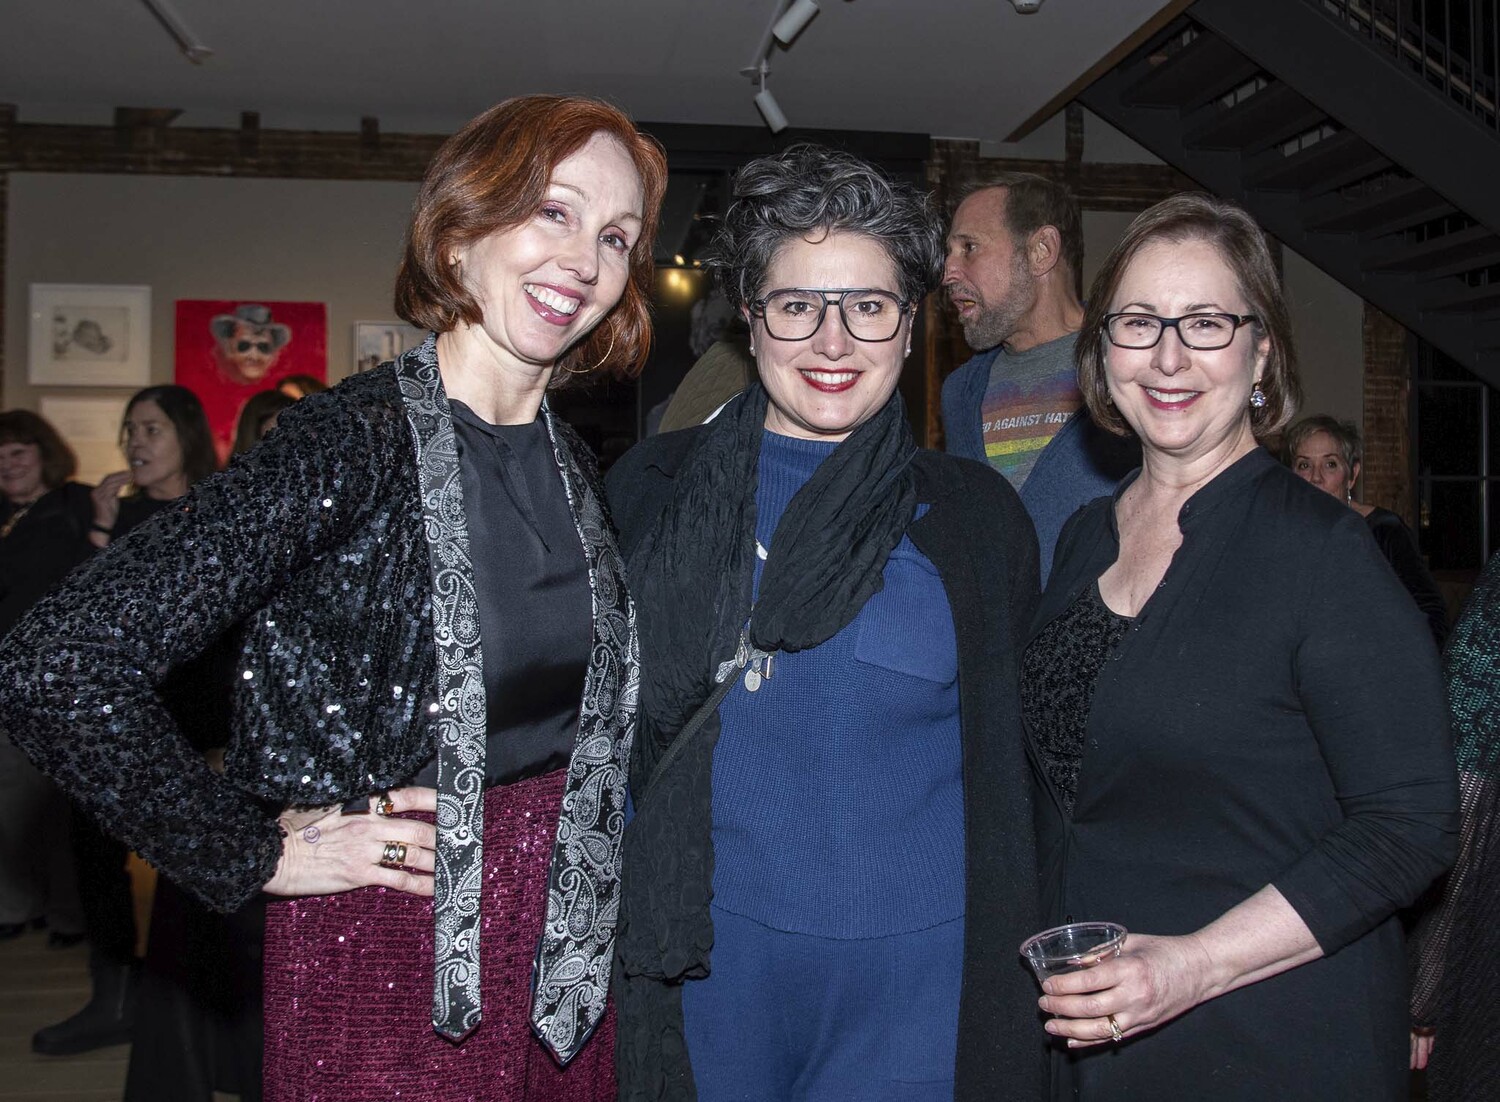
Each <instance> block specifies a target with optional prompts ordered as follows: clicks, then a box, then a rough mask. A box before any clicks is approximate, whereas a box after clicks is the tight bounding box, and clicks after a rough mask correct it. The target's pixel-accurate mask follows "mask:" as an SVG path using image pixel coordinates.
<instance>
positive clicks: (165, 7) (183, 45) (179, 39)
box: [141, 0, 214, 65]
mask: <svg viewBox="0 0 1500 1102" xmlns="http://www.w3.org/2000/svg"><path fill="white" fill-rule="evenodd" d="M141 3H143V4H145V5H146V7H147V8H149V9H150V11H151V14H152V15H154V16H156V18H157V21H158V22H159V23H161V25H162V26H163V27H165V28H166V29H167V33H168V34H169V35H171V36H172V38H173V40H174V41H175V42H176V43H177V48H178V49H179V50H181V51H182V53H183V56H185V57H186V58H187V59H188V60H189V61H191V62H192V63H193V64H194V65H202V64H203V62H204V61H205V60H206V59H207V58H210V57H212V56H213V53H214V52H213V50H212V49H210V48H209V47H208V46H205V45H204V44H203V43H202V41H200V40H199V38H198V36H197V35H196V34H194V33H193V32H192V31H191V30H190V29H189V28H188V25H187V24H186V23H184V22H183V21H182V16H180V15H178V14H177V9H176V8H174V7H172V5H171V4H169V3H168V2H167V0H141Z"/></svg>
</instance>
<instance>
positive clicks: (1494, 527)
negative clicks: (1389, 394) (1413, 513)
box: [1416, 341, 1500, 571]
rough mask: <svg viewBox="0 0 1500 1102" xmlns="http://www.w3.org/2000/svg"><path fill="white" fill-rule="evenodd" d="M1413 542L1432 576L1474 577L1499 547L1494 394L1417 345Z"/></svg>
mask: <svg viewBox="0 0 1500 1102" xmlns="http://www.w3.org/2000/svg"><path fill="white" fill-rule="evenodd" d="M1416 405H1417V409H1416V426H1417V439H1416V455H1417V503H1418V516H1417V536H1418V539H1419V541H1420V543H1421V546H1422V553H1423V554H1424V555H1426V556H1427V561H1428V564H1429V565H1430V566H1431V567H1432V569H1434V570H1464V571H1472V570H1478V569H1479V568H1480V567H1481V566H1483V565H1484V563H1485V561H1486V560H1487V559H1488V558H1489V556H1490V554H1491V552H1493V551H1494V550H1496V549H1497V547H1500V391H1497V390H1496V389H1495V388H1493V387H1491V386H1489V385H1487V384H1486V383H1485V382H1484V381H1483V380H1481V379H1479V378H1478V377H1477V376H1475V375H1474V374H1472V373H1471V372H1470V371H1468V370H1467V369H1466V368H1464V367H1463V365H1462V364H1460V363H1458V362H1457V361H1455V360H1453V359H1451V358H1450V357H1448V356H1445V355H1443V353H1441V352H1439V351H1438V350H1437V349H1435V348H1433V347H1432V346H1431V345H1429V344H1427V343H1426V342H1425V341H1423V342H1419V351H1418V359H1417V387H1416Z"/></svg>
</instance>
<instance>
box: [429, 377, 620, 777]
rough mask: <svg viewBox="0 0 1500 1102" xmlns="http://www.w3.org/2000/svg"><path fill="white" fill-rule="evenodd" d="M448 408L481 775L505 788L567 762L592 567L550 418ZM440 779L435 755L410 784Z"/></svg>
mask: <svg viewBox="0 0 1500 1102" xmlns="http://www.w3.org/2000/svg"><path fill="white" fill-rule="evenodd" d="M448 404H449V406H450V408H451V409H452V411H453V430H454V435H455V436H456V437H457V441H458V464H459V477H460V478H461V479H462V480H463V491H464V517H465V519H466V520H467V521H468V526H469V557H470V559H471V561H472V562H473V564H474V592H475V597H476V599H477V601H478V604H479V633H480V637H481V638H482V639H483V640H484V695H485V699H486V706H487V711H488V724H487V729H486V730H487V735H488V739H487V745H486V752H485V780H486V783H488V784H490V785H497V784H513V783H515V782H516V781H521V780H525V779H526V778H528V777H536V776H540V775H542V774H543V773H550V772H552V771H553V770H554V769H561V768H563V767H564V766H566V765H567V764H568V758H569V755H570V754H571V753H572V751H573V744H574V742H575V741H576V738H577V734H578V706H579V703H580V701H581V699H582V697H581V691H580V686H581V685H582V684H583V675H584V670H585V667H586V666H587V665H588V658H589V639H590V637H591V634H592V627H593V609H592V604H591V599H590V595H589V578H588V566H587V564H586V563H585V561H584V557H583V545H582V543H581V542H580V539H579V535H578V529H577V527H576V526H575V525H574V523H573V514H572V512H571V511H570V510H569V508H568V496H567V490H566V489H565V487H564V486H563V481H562V475H561V474H560V473H559V472H558V469H557V463H556V461H555V460H554V458H553V455H552V440H551V438H550V437H549V436H548V435H547V426H546V423H545V422H544V421H543V420H542V419H541V418H540V417H539V418H537V419H536V420H535V421H532V422H530V423H529V424H525V425H491V424H489V423H488V422H487V421H485V420H483V419H482V418H481V417H479V415H478V414H476V413H475V412H474V411H473V410H471V409H470V408H469V407H468V406H466V405H464V404H463V403H462V402H459V401H455V400H454V399H452V398H450V399H449V400H448ZM436 781H437V762H436V759H434V760H433V761H431V762H429V763H428V764H427V765H426V766H425V767H424V768H423V769H422V771H421V773H420V774H419V775H418V776H417V779H416V783H418V784H427V785H431V784H435V783H436Z"/></svg>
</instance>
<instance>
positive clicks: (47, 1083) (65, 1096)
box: [0, 930, 130, 1102]
mask: <svg viewBox="0 0 1500 1102" xmlns="http://www.w3.org/2000/svg"><path fill="white" fill-rule="evenodd" d="M88 956H89V951H88V946H87V945H79V946H75V947H74V948H72V949H49V948H47V935H46V933H45V932H43V931H39V930H38V931H32V932H29V933H26V934H24V935H22V936H21V937H18V938H14V939H12V940H10V941H6V942H0V1099H4V1100H5V1102H118V1100H119V1098H120V1091H121V1089H122V1088H123V1087H124V1085H125V1061H126V1059H127V1058H128V1057H129V1055H130V1048H129V1046H128V1045H119V1046H117V1047H115V1048H105V1049H99V1050H97V1051H95V1052H87V1053H84V1054H83V1055H81V1056H37V1055H36V1054H35V1053H33V1052H32V1051H31V1035H32V1034H33V1033H35V1032H36V1031H37V1030H38V1029H40V1028H41V1027H42V1026H45V1025H51V1024H52V1023H53V1022H59V1021H62V1019H64V1018H66V1017H67V1016H68V1015H70V1014H72V1013H73V1012H74V1011H76V1010H78V1009H79V1008H80V1007H82V1006H83V1004H84V1003H86V1002H88V998H89V976H88Z"/></svg>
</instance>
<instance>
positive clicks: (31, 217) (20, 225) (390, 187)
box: [0, 173, 417, 410]
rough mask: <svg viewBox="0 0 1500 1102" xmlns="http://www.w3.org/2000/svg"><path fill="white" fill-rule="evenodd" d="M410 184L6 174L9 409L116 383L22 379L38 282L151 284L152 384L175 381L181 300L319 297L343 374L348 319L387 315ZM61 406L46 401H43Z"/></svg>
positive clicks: (119, 394)
mask: <svg viewBox="0 0 1500 1102" xmlns="http://www.w3.org/2000/svg"><path fill="white" fill-rule="evenodd" d="M416 191H417V185H416V184H414V183H381V182H374V183H369V182H361V181H324V180H247V179H216V178H212V177H199V176H123V175H103V174H101V175H91V174H72V173H56V174H53V173H12V174H11V176H10V188H9V207H8V211H7V223H6V228H7V231H8V232H7V240H6V252H5V374H4V379H3V380H0V383H3V391H0V402H3V405H4V406H5V407H6V408H11V407H24V408H27V409H34V410H37V409H41V408H42V405H43V400H44V399H46V398H49V397H51V398H53V399H56V398H59V397H90V398H98V399H101V400H102V399H110V398H113V399H117V400H118V399H123V398H125V397H128V396H129V393H130V388H125V389H124V390H119V389H110V388H94V387H87V388H84V387H34V386H32V385H31V384H30V383H29V382H28V381H27V355H28V343H29V320H28V296H29V290H30V285H31V284H33V283H82V284H145V285H148V286H149V287H150V288H151V382H153V383H166V382H171V381H172V367H173V354H174V347H173V339H174V332H173V330H174V316H175V303H176V301H177V300H178V299H237V300H240V301H242V302H244V301H249V302H254V301H257V300H272V301H293V302H322V303H326V304H327V308H328V315H327V316H328V379H329V381H330V382H333V381H336V380H338V379H341V378H343V377H344V376H345V375H346V374H348V373H349V371H350V365H351V341H352V331H353V325H354V322H356V321H387V320H393V318H394V315H393V312H392V308H391V290H392V287H393V285H394V281H395V275H396V265H397V263H398V262H399V260H400V255H401V244H402V236H403V234H404V233H405V231H406V224H407V220H408V217H409V213H410V209H411V203H412V200H413V198H415V196H416ZM49 404H52V405H54V406H55V405H56V403H55V401H54V402H53V403H49Z"/></svg>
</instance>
